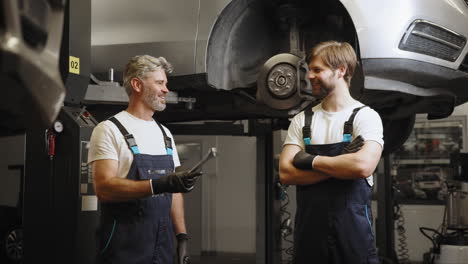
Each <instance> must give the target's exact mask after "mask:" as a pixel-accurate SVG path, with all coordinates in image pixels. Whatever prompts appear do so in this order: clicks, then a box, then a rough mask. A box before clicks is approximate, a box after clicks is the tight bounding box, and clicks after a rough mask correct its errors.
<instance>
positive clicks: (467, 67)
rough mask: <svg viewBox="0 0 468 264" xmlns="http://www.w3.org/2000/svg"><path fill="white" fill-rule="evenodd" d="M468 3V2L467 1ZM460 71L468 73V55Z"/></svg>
mask: <svg viewBox="0 0 468 264" xmlns="http://www.w3.org/2000/svg"><path fill="white" fill-rule="evenodd" d="M466 1H468V0H466ZM459 69H460V71H464V72H468V53H467V54H466V56H465V59H464V60H463V61H462V63H461V64H460V68H459Z"/></svg>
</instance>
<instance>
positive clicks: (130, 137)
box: [108, 116, 140, 155]
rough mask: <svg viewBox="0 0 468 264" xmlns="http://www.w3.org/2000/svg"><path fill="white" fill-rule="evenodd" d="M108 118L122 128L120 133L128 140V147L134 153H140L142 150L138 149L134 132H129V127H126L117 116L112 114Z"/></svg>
mask: <svg viewBox="0 0 468 264" xmlns="http://www.w3.org/2000/svg"><path fill="white" fill-rule="evenodd" d="M108 120H109V121H111V122H112V123H114V124H115V125H116V126H117V128H118V129H119V130H120V133H122V135H123V136H124V138H125V142H127V145H128V148H129V149H130V150H131V151H132V153H133V155H136V154H140V150H139V149H138V146H137V144H136V141H135V138H134V137H133V135H132V134H130V133H128V131H127V129H125V127H124V126H123V125H122V123H120V122H119V120H117V118H115V116H112V117H111V118H109V119H108Z"/></svg>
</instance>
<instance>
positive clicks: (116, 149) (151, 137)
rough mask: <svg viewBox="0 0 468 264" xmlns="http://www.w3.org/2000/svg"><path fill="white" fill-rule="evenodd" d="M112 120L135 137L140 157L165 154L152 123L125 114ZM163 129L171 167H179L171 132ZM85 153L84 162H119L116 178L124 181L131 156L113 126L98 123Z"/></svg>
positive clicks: (106, 123)
mask: <svg viewBox="0 0 468 264" xmlns="http://www.w3.org/2000/svg"><path fill="white" fill-rule="evenodd" d="M115 118H117V120H119V121H120V123H121V124H122V125H123V126H124V127H125V129H126V130H127V131H128V133H130V134H132V135H133V137H134V138H135V141H136V144H137V145H138V149H139V151H140V153H141V154H150V155H165V154H167V152H166V147H165V145H164V138H163V134H162V132H161V129H160V128H159V126H158V125H157V124H156V122H155V121H154V120H152V121H146V120H143V119H140V118H137V117H135V116H133V115H131V114H130V113H128V112H127V111H122V112H120V113H118V114H116V115H115ZM163 128H164V130H165V132H166V134H167V136H169V137H170V138H171V139H172V150H173V154H172V157H173V159H174V167H178V166H180V161H179V156H178V154H177V149H176V146H175V143H174V137H173V136H172V134H171V132H170V131H169V130H168V129H167V128H166V127H164V126H163ZM89 144H90V147H89V151H88V163H91V162H93V161H95V160H102V159H112V160H117V161H119V168H118V173H117V176H118V177H121V178H126V177H127V174H128V171H129V170H130V166H131V165H132V162H133V153H132V152H131V151H130V149H129V148H128V145H127V142H126V141H125V139H124V136H123V135H122V133H121V132H120V130H119V129H118V128H117V126H116V125H115V124H114V123H112V122H111V121H109V120H106V121H103V122H101V123H99V124H98V125H97V126H96V127H95V128H94V130H93V133H92V135H91V140H90V143H89Z"/></svg>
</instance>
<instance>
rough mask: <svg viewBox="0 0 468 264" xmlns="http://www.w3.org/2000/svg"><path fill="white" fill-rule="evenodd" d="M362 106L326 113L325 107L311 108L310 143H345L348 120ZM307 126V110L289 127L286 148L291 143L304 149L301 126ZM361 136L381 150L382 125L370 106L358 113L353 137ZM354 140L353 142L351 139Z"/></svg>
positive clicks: (371, 180)
mask: <svg viewBox="0 0 468 264" xmlns="http://www.w3.org/2000/svg"><path fill="white" fill-rule="evenodd" d="M360 106H363V104H362V103H360V102H357V103H356V104H354V105H352V106H350V107H348V108H346V109H344V110H342V111H339V112H327V111H325V110H323V108H322V104H318V105H316V106H315V107H313V108H312V111H313V112H314V115H313V116H312V122H311V144H313V145H319V144H332V143H339V142H343V129H344V123H345V122H346V121H348V119H349V117H350V116H351V114H352V112H353V110H354V109H355V108H357V107H360ZM303 126H304V111H302V112H300V113H299V114H297V115H296V116H295V117H294V118H293V119H292V121H291V124H290V125H289V129H288V134H287V136H286V139H285V141H284V144H283V146H284V145H288V144H292V145H297V146H299V147H301V149H303V150H305V145H304V140H303V136H302V127H303ZM359 135H360V136H361V137H362V138H363V139H364V140H365V141H368V140H372V141H375V142H377V143H379V144H380V145H381V146H382V148H383V145H384V141H383V126H382V120H381V119H380V116H379V114H378V113H377V112H376V111H374V110H373V109H371V108H370V107H364V108H362V109H361V110H359V111H358V112H357V114H356V116H355V118H354V122H353V138H352V139H354V138H355V137H357V136H359ZM352 139H351V140H352ZM367 181H368V182H369V184H370V185H373V179H372V177H367Z"/></svg>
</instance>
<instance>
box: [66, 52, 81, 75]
mask: <svg viewBox="0 0 468 264" xmlns="http://www.w3.org/2000/svg"><path fill="white" fill-rule="evenodd" d="M69 66H70V67H69V72H71V73H74V74H80V58H77V57H73V56H70V64H69Z"/></svg>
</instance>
